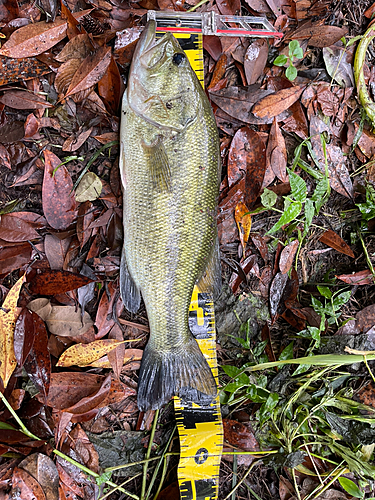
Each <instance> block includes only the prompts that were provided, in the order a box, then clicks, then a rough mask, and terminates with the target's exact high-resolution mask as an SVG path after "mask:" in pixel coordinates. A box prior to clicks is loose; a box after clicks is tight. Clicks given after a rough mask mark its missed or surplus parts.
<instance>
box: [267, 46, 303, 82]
mask: <svg viewBox="0 0 375 500" xmlns="http://www.w3.org/2000/svg"><path fill="white" fill-rule="evenodd" d="M302 58H303V49H302V47H301V46H300V44H299V41H298V40H291V41H290V42H289V53H288V56H286V55H284V54H280V55H279V56H277V57H276V59H275V60H274V62H273V64H274V65H275V66H286V70H285V76H286V77H287V78H288V80H290V81H291V82H292V81H293V80H295V79H296V78H297V69H296V67H295V66H294V62H295V60H296V59H302Z"/></svg>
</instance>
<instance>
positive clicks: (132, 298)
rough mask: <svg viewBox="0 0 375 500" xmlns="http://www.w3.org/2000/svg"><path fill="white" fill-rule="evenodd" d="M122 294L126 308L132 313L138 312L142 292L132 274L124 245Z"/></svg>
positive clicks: (121, 269)
mask: <svg viewBox="0 0 375 500" xmlns="http://www.w3.org/2000/svg"><path fill="white" fill-rule="evenodd" d="M120 294H121V298H122V301H123V303H124V306H125V307H126V309H127V310H128V311H129V312H131V313H136V312H137V311H138V309H139V306H140V304H141V292H140V291H139V288H138V287H137V285H136V284H135V282H134V280H133V278H132V276H131V274H130V271H129V268H128V264H127V262H126V255H125V247H122V253H121V265H120Z"/></svg>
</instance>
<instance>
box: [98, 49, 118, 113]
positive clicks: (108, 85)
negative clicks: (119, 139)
mask: <svg viewBox="0 0 375 500" xmlns="http://www.w3.org/2000/svg"><path fill="white" fill-rule="evenodd" d="M98 92H99V95H100V97H101V98H102V99H103V101H104V102H105V103H106V105H107V107H108V110H109V111H111V112H112V113H113V114H114V115H115V114H116V113H117V111H118V108H119V105H120V101H121V98H122V94H123V92H124V83H123V81H122V78H121V75H120V71H119V69H118V66H117V64H116V62H115V60H114V58H113V56H111V61H110V63H109V65H108V67H107V70H106V71H105V73H104V76H103V78H102V79H101V80H100V81H99V83H98Z"/></svg>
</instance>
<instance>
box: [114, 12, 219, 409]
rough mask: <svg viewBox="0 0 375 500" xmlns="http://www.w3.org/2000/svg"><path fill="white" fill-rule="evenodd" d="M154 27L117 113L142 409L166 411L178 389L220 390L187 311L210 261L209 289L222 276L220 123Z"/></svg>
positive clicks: (198, 393)
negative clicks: (141, 334) (145, 332)
mask: <svg viewBox="0 0 375 500" xmlns="http://www.w3.org/2000/svg"><path fill="white" fill-rule="evenodd" d="M154 33H155V25H154V24H153V22H150V23H149V24H148V26H147V27H146V28H145V31H144V33H143V35H142V37H141V39H140V41H139V43H138V46H137V49H136V52H135V55H134V59H133V63H132V67H131V70H130V77H129V85H128V88H127V91H126V92H125V94H124V98H123V108H122V117H121V157H120V170H121V177H122V183H123V193H124V246H123V253H122V261H121V276H120V289H121V295H122V298H123V301H124V303H125V305H126V307H127V308H128V309H129V310H130V311H132V312H135V311H136V310H137V309H138V307H139V301H140V295H142V298H143V300H144V303H145V306H146V310H147V316H148V320H149V325H150V340H149V342H148V344H147V346H146V349H145V351H144V355H143V359H142V363H141V370H140V376H139V384H138V405H139V407H140V409H141V410H148V409H157V408H160V407H161V406H162V405H163V404H165V403H166V402H168V400H169V399H170V398H171V397H172V396H173V395H174V394H178V393H179V394H180V396H183V395H184V393H185V394H187V397H189V398H191V399H192V400H195V401H197V402H198V401H199V400H201V399H202V398H204V397H205V395H208V396H209V397H211V398H212V397H213V396H215V394H216V386H215V382H214V379H213V377H212V373H211V370H210V368H209V366H208V364H207V362H206V360H205V359H204V357H203V354H202V353H201V351H200V350H199V347H198V344H197V343H196V340H195V339H194V337H193V336H192V334H191V332H190V330H189V326H188V314H189V305H190V300H191V295H192V291H193V288H194V285H195V284H196V282H197V280H199V279H200V278H201V276H202V274H204V272H205V270H207V268H208V276H206V277H205V278H204V279H203V281H202V282H204V283H206V285H205V286H206V288H207V291H214V289H217V288H218V286H219V285H218V283H219V282H220V265H219V261H218V241H217V224H216V206H217V196H218V186H219V171H220V152H219V138H218V132H217V127H216V124H215V120H214V117H213V114H212V110H211V106H210V104H209V102H208V99H207V97H206V95H205V93H204V90H203V89H202V87H201V84H200V83H199V81H198V79H197V78H196V75H195V73H194V71H193V70H192V69H191V67H190V64H189V62H188V61H187V59H186V57H184V55H183V51H182V50H181V48H180V47H179V45H178V42H177V41H176V40H175V39H174V37H173V36H172V35H170V34H168V35H165V37H163V39H162V40H159V41H155V38H154ZM176 54H177V55H176Z"/></svg>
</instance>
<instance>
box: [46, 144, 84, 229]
mask: <svg viewBox="0 0 375 500" xmlns="http://www.w3.org/2000/svg"><path fill="white" fill-rule="evenodd" d="M44 158H45V168H44V179H43V187H42V201H43V211H44V215H45V217H46V219H47V221H48V224H49V225H50V226H52V227H53V228H55V229H66V228H67V227H69V226H70V224H71V223H72V222H73V221H74V220H75V218H76V201H75V197H74V192H73V181H72V178H71V177H70V174H69V172H68V170H67V168H66V167H65V165H62V164H61V161H60V159H59V158H58V157H57V156H56V155H55V154H53V153H52V152H51V151H49V150H48V149H47V150H45V151H44Z"/></svg>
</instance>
